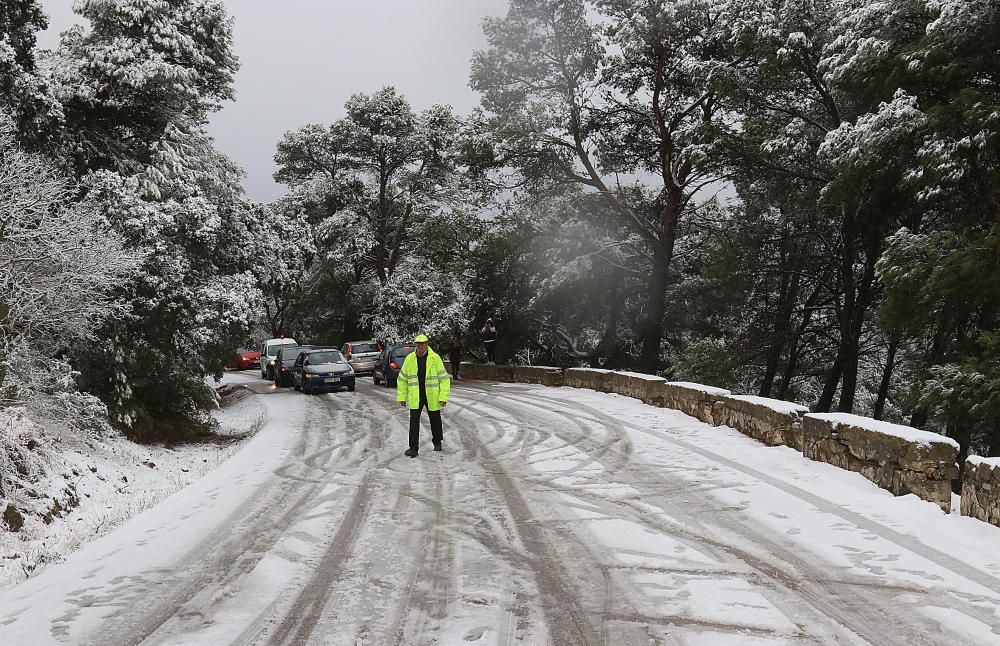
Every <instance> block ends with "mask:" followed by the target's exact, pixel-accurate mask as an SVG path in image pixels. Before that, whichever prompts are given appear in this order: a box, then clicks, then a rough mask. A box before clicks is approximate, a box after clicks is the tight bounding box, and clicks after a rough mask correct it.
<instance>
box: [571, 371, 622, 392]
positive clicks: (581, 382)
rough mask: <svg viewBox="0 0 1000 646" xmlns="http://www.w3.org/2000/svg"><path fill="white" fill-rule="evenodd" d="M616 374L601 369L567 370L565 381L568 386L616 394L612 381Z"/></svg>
mask: <svg viewBox="0 0 1000 646" xmlns="http://www.w3.org/2000/svg"><path fill="white" fill-rule="evenodd" d="M613 375H614V372H613V371H611V370H602V369H600V368H567V369H566V372H565V373H563V379H564V380H565V383H566V385H567V386H572V387H573V388H589V389H591V390H596V391H598V392H602V393H610V392H614V391H613V390H612V380H613Z"/></svg>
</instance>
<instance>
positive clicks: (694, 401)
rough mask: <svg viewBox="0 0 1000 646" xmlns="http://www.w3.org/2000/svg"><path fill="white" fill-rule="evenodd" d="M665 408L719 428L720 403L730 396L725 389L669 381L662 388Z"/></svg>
mask: <svg viewBox="0 0 1000 646" xmlns="http://www.w3.org/2000/svg"><path fill="white" fill-rule="evenodd" d="M660 391H661V393H662V401H663V404H661V405H662V406H663V408H673V409H674V410H679V411H680V412H682V413H684V414H686V415H690V416H691V417H694V418H696V419H700V420H701V421H703V422H705V423H706V424H713V425H715V426H718V425H719V424H717V423H716V422H715V418H716V413H717V412H718V411H719V410H721V406H720V405H719V402H721V401H722V398H723V397H725V396H726V395H728V394H729V391H728V390H725V389H723V388H714V387H712V386H702V385H701V384H693V383H690V382H686V381H668V382H664V384H663V385H662V386H661V387H660Z"/></svg>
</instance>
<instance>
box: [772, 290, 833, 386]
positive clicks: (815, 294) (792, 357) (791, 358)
mask: <svg viewBox="0 0 1000 646" xmlns="http://www.w3.org/2000/svg"><path fill="white" fill-rule="evenodd" d="M822 291H823V285H822V284H821V283H817V284H816V286H815V287H813V291H812V293H811V294H809V298H807V299H806V303H805V307H804V308H803V312H802V321H801V322H800V323H799V326H798V328H797V329H796V330H795V336H793V337H792V340H791V343H790V344H789V350H788V361H786V362H785V371H784V374H782V376H781V383H780V384H779V385H778V393H777V397H778V399H785V395H787V394H788V387H789V385H791V383H792V377H794V376H795V369H796V368H798V365H799V340H801V339H802V335H803V334H805V333H806V330H807V329H808V328H809V323H810V322H811V321H812V315H813V307H815V306H816V301H818V300H819V296H820V293H821V292H822Z"/></svg>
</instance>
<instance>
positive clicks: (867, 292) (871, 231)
mask: <svg viewBox="0 0 1000 646" xmlns="http://www.w3.org/2000/svg"><path fill="white" fill-rule="evenodd" d="M855 215H856V214H855ZM850 220H851V221H852V224H850V225H849V227H850V228H851V229H853V227H854V224H853V217H852V218H850ZM866 223H867V229H866V230H865V239H864V254H865V255H864V259H865V267H864V271H863V272H862V274H861V281H860V283H859V284H858V285H857V286H855V285H854V282H853V280H854V268H853V265H854V253H853V248H854V243H853V242H852V243H851V245H850V248H851V249H852V253H850V254H849V255H848V254H847V253H845V255H844V257H845V264H846V262H847V261H849V262H850V263H851V270H850V278H851V281H852V282H850V283H845V284H844V289H845V290H846V291H847V292H849V293H850V294H851V295H852V297H851V307H850V315H848V308H847V307H846V299H845V307H844V312H843V316H844V320H845V321H846V322H847V323H848V324H849V328H848V329H849V337H848V339H849V345H848V347H847V355H846V356H845V360H844V375H843V385H842V386H841V389H840V404H839V405H838V406H837V410H838V411H840V412H842V413H852V412H854V399H855V396H856V395H857V390H858V363H859V361H860V360H861V356H860V348H861V334H862V332H863V331H864V326H865V319H866V318H867V315H868V308H869V307H870V306H871V303H872V302H873V301H874V298H873V292H874V290H875V264H876V263H877V262H878V258H879V255H880V253H881V248H882V237H881V235H880V234H881V232H880V230H879V226H878V223H879V217H878V214H877V213H871V214H869V217H868V218H867V220H866ZM846 235H847V233H846V230H845V237H846ZM852 235H853V234H852ZM844 249H845V251H846V250H847V249H848V245H847V244H845V245H844ZM855 290H856V291H855ZM841 342H843V339H841Z"/></svg>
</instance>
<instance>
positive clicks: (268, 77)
mask: <svg viewBox="0 0 1000 646" xmlns="http://www.w3.org/2000/svg"><path fill="white" fill-rule="evenodd" d="M40 4H41V5H42V7H43V8H44V9H45V11H46V12H47V13H48V14H49V18H50V27H49V29H48V31H47V32H46V33H44V34H42V35H41V36H40V38H39V43H40V45H41V46H42V47H48V48H51V47H54V46H55V45H56V44H57V43H58V34H59V32H61V31H63V30H65V29H66V28H67V27H69V26H70V25H73V24H75V23H76V22H79V21H80V20H81V19H80V18H79V16H77V15H76V14H74V13H73V12H72V9H71V7H72V5H73V1H72V0H40ZM225 4H226V6H227V8H228V9H229V13H230V15H232V16H233V17H234V18H235V19H236V24H235V27H234V41H235V49H236V54H237V55H238V56H239V58H240V64H241V68H240V71H239V73H238V74H237V76H236V84H235V88H236V102H235V103H229V104H227V105H226V106H225V107H224V108H223V109H222V111H220V112H219V113H217V114H215V115H214V116H213V117H212V121H211V124H210V126H209V132H210V133H211V134H212V136H214V137H215V138H216V141H217V142H218V147H219V149H220V150H222V151H223V152H224V153H226V154H227V155H228V156H229V157H231V158H232V159H233V160H234V161H236V163H238V164H239V165H240V166H242V167H243V168H244V169H245V170H246V172H247V177H246V179H245V180H244V183H245V185H246V189H247V195H248V196H249V197H250V198H251V199H254V200H260V201H270V200H273V199H274V198H276V197H277V196H279V195H281V194H282V193H283V192H284V187H282V186H280V185H278V184H275V183H274V180H273V179H272V178H271V173H273V172H274V162H273V159H272V158H273V156H274V146H275V144H276V143H277V142H278V139H279V138H280V137H281V135H282V134H283V133H284V132H285V131H287V130H292V129H295V128H298V127H299V126H302V125H304V124H306V123H325V124H328V123H331V122H333V121H335V120H337V119H339V118H340V117H342V116H343V115H344V102H345V101H346V100H347V98H348V97H349V96H350V95H351V94H353V93H355V92H373V91H375V90H378V89H379V88H381V87H383V86H385V85H395V86H396V88H398V89H399V91H400V92H402V93H403V94H404V95H405V96H406V97H407V98H408V99H409V100H410V102H411V103H412V104H413V106H414V108H415V109H418V110H419V109H422V108H426V107H428V106H430V105H432V104H434V103H448V104H451V105H452V106H454V107H455V109H456V110H457V111H459V112H461V113H464V112H468V111H469V110H470V109H471V108H472V107H474V106H475V105H476V104H477V103H478V97H477V95H476V94H475V93H474V92H473V91H472V90H471V89H470V88H469V85H468V81H469V60H470V58H471V57H472V52H473V50H475V49H479V48H482V47H483V46H484V45H485V38H484V37H483V32H482V29H481V28H480V21H481V20H482V19H483V17H485V16H488V15H490V16H500V15H503V14H504V13H506V9H507V0H226V2H225Z"/></svg>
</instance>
